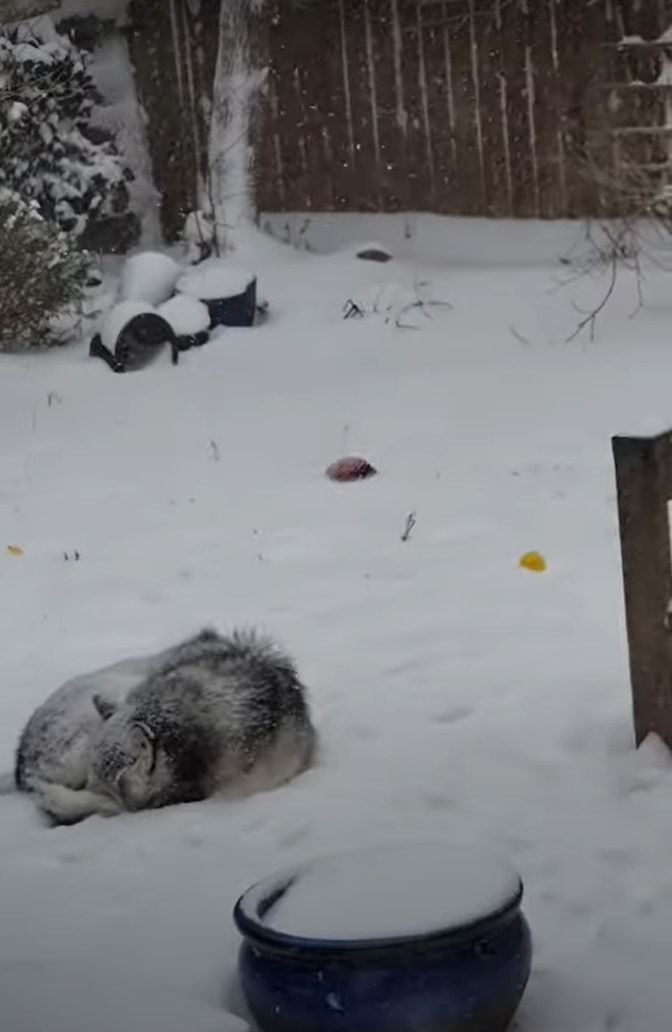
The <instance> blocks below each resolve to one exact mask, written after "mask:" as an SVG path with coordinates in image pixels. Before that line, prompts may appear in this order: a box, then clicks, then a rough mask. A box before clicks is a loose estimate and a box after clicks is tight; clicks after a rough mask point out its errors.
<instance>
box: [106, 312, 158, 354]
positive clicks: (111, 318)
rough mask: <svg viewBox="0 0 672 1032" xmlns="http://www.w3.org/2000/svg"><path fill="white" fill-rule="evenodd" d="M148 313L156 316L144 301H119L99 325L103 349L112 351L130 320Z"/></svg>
mask: <svg viewBox="0 0 672 1032" xmlns="http://www.w3.org/2000/svg"><path fill="white" fill-rule="evenodd" d="M150 312H153V313H154V314H156V309H155V308H154V306H153V305H150V304H147V303H146V302H144V301H120V302H119V303H118V304H116V305H115V306H114V308H111V309H110V310H109V312H107V314H106V315H105V317H104V318H103V321H102V323H101V325H100V337H101V340H102V342H103V344H104V345H105V347H106V348H108V349H109V350H110V351H114V349H115V347H116V345H117V340H118V339H119V334H120V333H121V331H122V330H123V328H124V327H125V326H127V325H128V324H129V322H130V321H131V319H135V317H136V316H137V315H147V314H148V313H150Z"/></svg>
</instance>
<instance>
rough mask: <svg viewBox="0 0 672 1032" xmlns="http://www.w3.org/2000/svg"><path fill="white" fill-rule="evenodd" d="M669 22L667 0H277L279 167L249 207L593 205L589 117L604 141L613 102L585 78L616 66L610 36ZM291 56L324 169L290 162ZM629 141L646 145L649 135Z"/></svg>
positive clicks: (647, 99) (575, 208)
mask: <svg viewBox="0 0 672 1032" xmlns="http://www.w3.org/2000/svg"><path fill="white" fill-rule="evenodd" d="M670 22H672V3H671V2H670V0H648V2H647V3H642V2H641V0H602V2H595V3H592V4H586V3H575V2H572V0H282V2H281V3H280V4H279V5H278V7H277V8H276V12H275V16H274V26H273V30H272V32H271V34H270V39H269V60H270V66H271V75H272V80H273V91H272V97H273V105H274V107H275V110H272V111H271V112H270V114H269V116H268V118H267V119H266V120H265V122H264V132H270V133H271V135H273V136H274V138H275V139H276V140H278V141H279V144H278V156H277V157H276V167H277V166H278V165H279V164H282V165H283V167H284V168H286V169H287V170H288V172H287V173H286V174H285V175H284V176H282V175H278V174H276V175H275V176H271V175H268V176H266V177H264V181H263V182H262V183H260V184H259V191H258V203H259V206H260V207H261V208H262V209H264V210H271V211H272V210H282V209H284V210H287V209H295V210H311V209H316V208H321V209H328V210H343V209H348V210H365V211H370V210H385V211H394V210H399V209H400V208H406V209H415V210H426V211H437V212H443V213H446V214H461V215H491V216H503V215H514V216H537V217H542V218H553V217H560V216H577V215H585V214H591V213H595V212H596V211H597V209H598V207H599V201H598V194H599V190H598V188H597V186H596V185H595V183H594V182H592V181H591V179H590V176H589V174H588V172H587V152H586V147H587V145H588V135H589V127H590V125H591V124H592V125H595V124H596V123H598V124H600V125H601V126H602V128H603V129H604V131H605V133H606V137H608V145H607V146H606V150H605V153H606V154H607V155H613V152H614V148H613V144H612V140H611V136H610V132H611V121H612V119H613V120H617V119H618V112H617V111H616V110H613V111H611V110H610V109H609V108H608V106H607V105H606V104H605V103H604V102H602V103H601V104H600V103H599V102H598V101H597V100H596V92H595V90H594V88H593V87H594V85H595V83H596V82H600V81H601V80H602V81H605V80H608V79H609V76H610V75H613V74H614V72H613V67H612V66H613V65H614V55H615V52H616V51H615V47H614V44H615V43H616V41H617V40H619V39H621V38H622V37H623V36H624V35H628V34H629V35H633V34H640V35H642V36H643V37H644V38H646V39H652V38H655V37H656V36H657V35H658V34H659V33H660V32H662V31H663V30H664V29H665V28H666V27H667V25H669V24H670ZM288 65H289V66H290V67H291V68H293V69H294V72H293V74H294V76H296V75H298V76H299V77H300V81H301V93H302V97H303V98H304V103H305V102H306V98H308V101H307V103H308V105H309V106H310V105H313V106H314V111H315V113H316V115H319V116H320V117H322V118H323V113H324V112H325V111H326V112H327V124H328V127H329V129H328V134H329V148H330V153H331V154H333V165H332V173H331V175H326V176H325V175H324V173H322V174H318V172H317V170H316V169H314V168H312V167H311V168H305V169H304V170H303V174H300V175H298V176H297V175H296V174H291V173H290V172H289V170H294V169H296V168H297V166H300V165H301V161H302V159H301V148H302V146H303V144H302V140H301V138H302V133H301V127H302V126H303V125H304V124H305V113H304V114H300V115H299V117H297V116H296V115H295V114H293V113H292V112H291V108H292V101H291V92H292V89H293V88H294V87H293V82H292V75H291V74H289V69H288ZM297 68H299V71H298V72H297V71H296V69H297ZM623 74H624V72H623V70H621V75H623ZM642 94H643V95H642V97H641V98H640V100H639V101H638V102H637V111H636V117H637V118H638V119H639V120H640V123H641V124H642V125H648V126H651V125H653V124H656V123H658V122H659V121H660V117H661V116H660V110H661V108H660V97H659V96H656V97H654V96H653V95H648V96H647V95H644V91H642ZM603 100H604V98H603ZM632 103H634V101H633V100H632V99H631V100H630V104H632ZM278 110H279V111H280V112H283V113H284V118H283V119H282V123H281V131H278V114H277V112H278ZM323 120H324V119H323ZM629 145H630V146H631V147H638V148H639V151H640V152H643V151H644V150H646V148H648V151H647V153H651V154H653V153H654V152H655V153H658V151H657V150H656V147H655V146H654V144H653V143H652V141H651V139H650V138H649V137H647V139H646V143H644V142H643V141H639V142H638V143H635V142H634V141H632V140H631V141H629ZM261 147H262V150H264V152H265V153H267V151H268V148H267V146H266V144H265V143H262V144H261Z"/></svg>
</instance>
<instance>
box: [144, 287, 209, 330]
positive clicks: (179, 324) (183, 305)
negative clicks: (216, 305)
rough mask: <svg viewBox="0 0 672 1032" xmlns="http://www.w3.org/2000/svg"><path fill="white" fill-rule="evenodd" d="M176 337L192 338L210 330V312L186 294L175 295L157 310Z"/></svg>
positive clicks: (201, 303) (206, 307) (200, 302)
mask: <svg viewBox="0 0 672 1032" xmlns="http://www.w3.org/2000/svg"><path fill="white" fill-rule="evenodd" d="M157 312H158V313H159V315H162V316H163V318H164V319H165V320H166V322H168V323H170V325H171V326H172V328H173V331H174V332H175V333H176V334H177V336H178V337H193V336H195V335H196V334H197V333H204V332H205V331H206V330H209V329H210V312H209V311H208V306H207V305H205V304H203V302H202V301H197V300H196V298H194V297H188V296H187V295H186V294H177V295H176V296H175V297H171V298H170V300H169V301H165V302H164V303H163V304H162V305H159V307H158V308H157Z"/></svg>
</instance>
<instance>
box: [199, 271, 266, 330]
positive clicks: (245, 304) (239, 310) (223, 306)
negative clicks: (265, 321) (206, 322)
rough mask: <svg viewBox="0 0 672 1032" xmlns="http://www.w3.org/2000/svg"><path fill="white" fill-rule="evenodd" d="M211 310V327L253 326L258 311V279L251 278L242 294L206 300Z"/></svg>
mask: <svg viewBox="0 0 672 1032" xmlns="http://www.w3.org/2000/svg"><path fill="white" fill-rule="evenodd" d="M203 304H205V305H207V308H208V311H209V312H210V327H211V329H214V327H215V326H252V324H253V323H254V317H255V315H256V311H257V280H256V278H255V279H252V280H250V282H249V284H248V286H247V288H246V289H245V290H244V291H243V293H242V294H236V295H235V296H234V297H222V298H214V299H211V300H204V302H203Z"/></svg>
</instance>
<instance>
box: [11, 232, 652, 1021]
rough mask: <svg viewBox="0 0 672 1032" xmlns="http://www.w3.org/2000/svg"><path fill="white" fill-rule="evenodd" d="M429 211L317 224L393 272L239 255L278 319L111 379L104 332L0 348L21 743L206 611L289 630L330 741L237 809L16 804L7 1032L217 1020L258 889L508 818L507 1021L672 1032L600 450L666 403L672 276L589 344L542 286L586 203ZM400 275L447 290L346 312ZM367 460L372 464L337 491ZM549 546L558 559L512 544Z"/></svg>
mask: <svg viewBox="0 0 672 1032" xmlns="http://www.w3.org/2000/svg"><path fill="white" fill-rule="evenodd" d="M277 221H278V226H279V227H280V229H282V227H281V226H280V221H279V220H277ZM346 223H347V224H346ZM300 224H302V223H300V222H299V220H296V225H300ZM414 227H415V229H414V234H410V235H408V238H406V236H405V234H404V230H403V224H402V223H401V221H399V220H397V222H394V221H393V220H392V221H391V220H383V221H381V223H380V224H375V225H372V224H371V222H370V221H368V220H361V221H357V220H356V219H350V220H344V221H343V222H341V223H340V224H338V225H336V224H335V223H334V222H333V220H327V221H326V222H325V224H324V225H322V226H318V224H317V223H313V228H314V229H315V234H314V236H313V238H312V239H313V246H314V247H316V248H318V249H322V248H325V247H326V246H328V244H329V242H330V241H337V242H339V243H341V242H345V240H347V239H350V240H352V239H354V237H357V238H358V239H359V240H362V239H370V238H375V239H379V240H381V242H382V243H383V244H385V246H387V247H392V248H393V250H396V253H399V251H398V247H401V246H403V247H404V250H405V253H406V254H407V256H408V264H404V263H402V262H397V261H395V262H394V263H390V264H388V265H387V266H386V267H385V269H384V271H383V270H382V268H381V266H380V265H375V264H368V263H365V262H362V261H358V260H356V259H355V258H354V257H353V249H352V248H351V247H349V248H348V249H347V250H346V251H344V252H342V253H339V254H335V255H331V256H315V255H310V254H306V253H296V254H294V253H291V252H288V251H286V250H285V249H284V248H282V247H281V246H280V245H279V244H278V245H276V244H269V246H268V247H267V248H266V250H265V251H264V252H263V253H262V250H261V249H260V248H258V247H256V246H255V248H254V249H253V251H251V252H250V253H246V251H245V248H244V247H242V248H241V249H240V250H239V251H238V253H237V255H236V260H239V259H240V260H241V261H243V262H244V263H245V264H246V265H247V266H251V267H253V268H255V270H256V271H257V272H258V273H259V279H260V287H261V288H262V289H263V291H264V294H265V295H266V296H268V298H269V301H270V305H271V309H270V315H269V318H268V320H267V321H266V322H265V323H264V324H263V325H260V326H259V327H257V328H255V329H253V330H231V331H229V332H226V333H224V334H222V335H221V336H219V337H218V338H217V339H216V340H214V341H212V342H211V343H210V344H209V345H208V346H206V347H205V348H203V349H199V350H196V351H191V352H189V353H187V354H186V355H185V356H183V360H182V361H181V362H180V365H179V367H178V368H177V369H175V368H173V367H171V366H170V364H169V360H168V357H167V356H165V358H162V359H160V360H159V362H158V364H157V365H155V366H153V367H151V368H150V369H148V370H146V371H144V372H142V373H135V374H129V375H127V376H121V377H120V376H114V375H112V374H111V373H110V371H109V370H108V369H107V368H106V367H105V366H104V365H103V364H102V363H99V362H95V361H92V360H89V359H88V358H87V357H86V345H85V344H84V343H83V344H82V345H81V346H77V347H74V348H72V349H70V350H67V351H61V352H58V353H52V354H48V355H43V356H32V357H8V356H5V357H3V359H2V368H1V375H2V380H1V381H0V382H1V387H0V390H1V391H2V404H1V405H0V526H1V527H2V531H3V540H2V542H1V548H0V585H1V589H2V594H3V598H4V605H3V606H2V609H1V610H0V640H1V641H2V668H3V670H2V688H1V689H0V729H1V730H0V770H8V769H10V767H11V764H12V755H13V749H14V744H15V740H16V736H17V734H18V732H19V729H20V727H21V725H22V723H23V721H24V720H25V719H26V718H27V716H28V715H29V713H30V711H31V710H32V708H33V707H34V706H35V705H36V704H38V703H39V702H41V701H42V699H43V698H44V697H45V696H46V695H47V693H48V692H50V691H51V690H52V689H53V688H54V687H55V686H56V685H58V684H59V683H60V682H62V681H63V680H65V679H66V678H67V677H70V676H72V675H74V674H76V673H78V672H81V671H85V670H87V669H95V668H96V667H99V666H101V665H102V664H104V663H108V662H112V661H114V660H115V659H121V658H123V657H124V656H128V655H134V654H139V653H145V652H149V651H151V650H152V649H158V648H159V647H161V646H165V645H168V644H170V643H171V642H173V641H175V640H177V639H178V638H179V637H181V636H182V635H184V634H186V633H189V632H190V631H192V630H193V629H195V628H197V627H198V626H199V625H200V624H202V623H204V622H210V621H216V622H218V623H220V625H221V626H222V627H224V628H226V627H230V626H232V625H235V624H241V623H242V624H244V623H248V622H250V623H256V624H260V625H262V626H263V627H265V628H266V629H267V630H269V631H270V632H271V633H273V634H274V635H276V636H277V637H279V638H280V639H281V640H282V641H283V642H284V643H285V644H286V645H287V647H288V648H289V649H290V650H291V651H292V652H293V653H294V654H295V655H296V657H297V660H298V662H299V668H300V671H301V673H302V675H303V677H304V679H305V680H306V681H307V683H308V684H309V685H311V686H312V690H313V695H312V698H313V705H314V710H315V717H316V720H317V722H318V723H319V725H320V727H321V731H322V735H323V740H324V746H323V753H322V756H321V761H320V764H319V766H318V767H317V768H316V769H315V770H313V771H311V772H310V773H308V774H307V775H305V776H304V777H302V778H301V779H299V780H298V781H296V782H294V783H293V784H291V785H289V786H287V787H286V788H285V789H283V790H281V791H277V792H275V793H272V794H270V795H266V796H257V797H255V798H252V799H248V800H246V801H244V802H240V803H229V804H223V803H217V802H214V801H213V802H209V803H207V804H199V805H194V806H185V807H182V808H179V809H173V810H165V811H162V812H156V813H149V814H141V815H136V816H128V817H120V818H115V819H113V820H109V821H104V820H90V821H88V822H85V823H84V824H82V825H80V826H78V827H75V828H72V829H60V830H48V829H46V828H44V827H43V826H42V824H41V823H40V821H39V818H38V816H37V814H36V812H35V811H34V808H33V807H32V805H31V804H30V802H29V801H28V800H27V799H24V798H22V797H19V796H17V795H12V794H8V795H6V796H3V797H1V798H0V821H1V823H0V827H1V828H2V836H3V838H2V864H1V865H0V926H1V927H2V929H3V935H2V938H1V940H0V997H1V998H2V1018H3V1021H2V1026H3V1032H36V1030H37V1029H41V1028H43V1027H45V1021H46V1019H45V1018H44V1017H43V1015H45V1014H46V1015H48V1025H49V1028H50V1030H51V1032H66V1030H67V1032H73V1030H79V1029H84V1028H93V1027H96V1028H98V1029H103V1028H106V1027H107V1026H105V1025H104V1022H105V1021H108V1023H109V1024H110V1027H111V1028H112V1027H113V1028H115V1029H117V1028H124V1030H125V1032H150V1030H152V1029H154V1028H156V1029H157V1030H158V1029H161V1032H173V1030H174V1032H178V1030H179V1032H184V1029H185V1028H187V1027H188V1028H189V1029H190V1030H191V1032H211V1030H213V1032H214V1029H220V1030H223V1032H229V1030H228V1027H227V1020H226V1019H225V1017H224V1016H223V1014H222V1012H221V1007H222V1005H223V1004H224V1005H226V1006H227V1007H228V1008H229V1009H230V1010H233V1011H236V1010H237V1008H238V1006H239V1001H238V997H237V993H236V991H235V986H234V982H233V980H232V970H233V966H234V964H235V955H236V948H237V938H236V933H235V931H234V929H233V926H232V922H231V918H230V912H231V908H232V906H233V904H234V902H235V900H236V898H237V896H238V894H239V893H240V892H241V891H243V890H244V889H245V888H246V887H247V886H248V885H249V884H250V883H251V882H253V881H255V880H256V879H258V878H259V877H262V876H264V875H266V874H269V873H272V872H273V871H274V870H275V869H282V868H285V867H287V866H291V865H292V864H294V863H296V862H300V861H304V860H306V859H309V858H310V857H311V856H314V855H316V854H320V853H325V852H328V851H330V850H332V849H333V850H342V849H344V848H363V847H366V846H369V845H372V844H375V843H377V842H381V841H383V842H384V841H389V840H391V839H395V838H399V837H402V838H404V839H427V838H432V839H436V838H440V837H442V836H444V837H446V838H447V840H448V841H451V840H452V839H453V838H459V839H461V840H463V839H469V838H470V837H473V838H475V839H478V840H479V841H481V840H484V839H485V840H490V841H492V844H493V848H494V849H497V850H499V851H501V852H503V853H504V854H505V855H507V856H508V857H509V858H510V860H511V862H512V863H513V864H514V865H515V867H516V868H517V869H519V870H520V873H521V875H522V877H523V879H524V881H525V885H526V912H527V914H528V917H529V920H530V923H531V925H532V929H533V933H534V938H535V944H536V955H535V966H534V972H533V978H532V981H531V985H530V987H529V990H528V994H527V997H526V1000H525V1003H524V1007H523V1011H522V1012H521V1016H520V1018H519V1026H520V1028H521V1029H523V1030H525V1032H536V1030H539V1032H542V1030H543V1032H570V1030H571V1032H598V1030H599V1032H604V1030H607V1029H610V1030H619V1032H642V1030H643V1029H646V1030H647V1032H669V1027H670V1019H669V1013H670V1009H671V1006H672V985H671V984H670V978H669V941H670V928H671V927H672V872H671V870H670V864H669V855H670V851H671V847H672V821H670V813H671V812H672V764H670V761H669V758H668V756H667V754H666V753H664V752H663V751H662V749H660V748H656V747H655V745H653V744H649V745H647V746H645V747H644V748H643V749H642V750H641V751H640V753H635V752H634V750H633V746H632V729H631V717H630V699H629V688H628V678H627V661H626V650H625V638H624V621H623V613H622V592H621V580H620V565H619V553H618V541H617V525H616V506H615V490H614V482H613V473H612V464H611V456H610V444H609V438H610V435H611V434H612V433H614V432H622V431H624V432H628V431H633V432H634V431H640V430H643V429H645V430H651V429H652V430H657V429H661V428H664V427H665V426H667V425H669V424H672V392H671V391H670V382H671V381H672V348H671V347H670V332H669V327H670V301H669V293H670V292H669V285H668V281H667V280H666V278H665V276H664V275H663V274H662V273H652V274H651V276H650V277H649V278H648V279H647V285H646V287H647V306H646V308H645V309H644V310H643V311H641V312H640V313H639V315H638V316H637V318H635V319H630V318H629V316H630V314H631V312H632V309H633V306H634V292H633V290H632V284H630V283H626V282H623V284H621V285H619V289H618V292H617V295H616V297H615V298H614V299H613V303H612V304H611V306H610V307H609V308H608V310H607V311H606V313H605V314H604V317H603V319H602V320H601V322H600V324H599V325H598V334H597V337H596V340H595V342H594V343H592V344H591V343H589V342H586V341H585V340H578V341H575V342H574V343H572V344H569V345H568V344H565V343H563V341H564V339H565V337H566V336H567V335H568V334H569V333H570V332H571V330H572V329H573V328H574V325H575V322H576V318H577V317H576V314H575V313H574V312H573V310H572V308H571V304H570V300H571V299H572V298H574V299H576V300H579V301H581V300H583V301H585V300H586V299H587V298H589V297H591V296H595V295H596V294H597V293H598V291H599V289H600V288H601V286H602V284H597V283H595V284H594V283H590V282H585V283H578V284H574V285H573V286H572V287H571V288H569V289H565V290H558V289H557V286H556V285H555V284H554V277H555V276H562V275H563V274H565V273H566V270H563V269H562V267H561V266H560V265H559V264H558V263H557V255H558V253H559V252H560V251H562V249H563V248H565V247H566V246H568V242H569V240H570V239H571V237H572V235H573V234H576V233H579V232H580V229H579V228H564V229H563V227H549V226H534V225H527V226H515V227H513V226H511V225H507V224H506V223H504V224H501V225H496V224H494V225H493V224H491V223H485V222H483V223H471V224H470V223H462V222H459V221H455V222H446V221H445V220H440V219H434V220H427V219H425V220H414ZM304 237H305V234H304V235H303V237H302V239H303V238H304ZM397 245H398V246H397ZM423 255H425V256H426V257H424V258H423ZM387 276H389V279H390V280H394V281H395V282H400V281H401V282H404V281H406V282H409V283H413V282H416V281H420V280H422V281H425V280H429V281H430V283H431V290H432V296H433V297H436V298H439V299H444V300H447V301H450V302H451V303H452V305H453V306H454V307H453V310H448V309H435V310H432V311H431V313H430V314H431V318H425V317H424V316H422V317H421V318H420V319H419V320H418V326H419V327H420V328H419V329H418V330H400V329H397V328H396V327H395V326H394V324H391V323H389V322H388V323H386V321H385V319H384V317H382V316H380V315H375V314H373V315H370V316H367V317H366V318H363V319H351V320H347V321H343V319H342V317H341V309H342V306H343V304H344V302H345V301H346V300H347V299H348V298H350V297H352V296H353V295H354V294H355V293H357V292H359V291H361V290H362V289H364V288H365V287H366V284H367V283H373V282H380V280H381V277H387ZM108 296H109V295H108ZM348 453H356V454H362V455H364V456H365V457H367V458H368V459H370V461H371V462H373V464H374V465H375V466H376V467H377V469H378V470H379V471H380V472H379V476H377V477H374V478H372V479H371V480H369V481H364V482H361V483H356V484H346V485H337V484H333V483H331V482H330V481H329V480H327V479H326V478H325V477H324V476H323V470H324V468H325V467H326V466H327V465H328V463H329V462H330V461H332V460H333V459H335V458H337V457H338V456H339V455H340V454H348ZM410 512H415V513H416V519H417V522H416V525H415V527H414V528H413V531H412V534H411V536H410V540H409V541H407V542H406V543H402V542H401V541H400V535H401V533H402V531H403V529H404V526H405V523H406V518H407V516H408V514H409V513H410ZM10 544H11V545H19V546H21V547H22V548H23V549H24V555H23V556H12V555H9V554H7V553H5V546H6V545H10ZM532 548H538V549H539V550H540V551H541V552H542V553H543V554H544V556H545V557H546V558H547V560H548V563H549V569H548V572H546V573H544V574H533V573H529V572H527V571H524V570H521V569H519V568H518V566H517V561H518V557H519V556H520V555H521V553H523V552H525V551H527V550H529V549H532ZM75 549H76V550H77V551H78V552H79V554H80V557H81V558H80V560H79V561H74V559H73V551H74V550H75ZM64 553H67V555H68V556H69V560H68V561H66V559H65V556H64ZM87 1010H88V1014H91V1013H92V1012H94V1011H95V1012H96V1014H97V1015H99V1018H98V1017H96V1020H95V1021H94V1020H93V1019H92V1018H91V1017H87V1016H86V1015H87ZM41 1015H42V1016H41ZM230 1021H231V1028H232V1029H234V1028H235V1029H238V1028H239V1025H238V1024H237V1022H236V1021H235V1020H234V1019H233V1018H231V1019H230Z"/></svg>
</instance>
